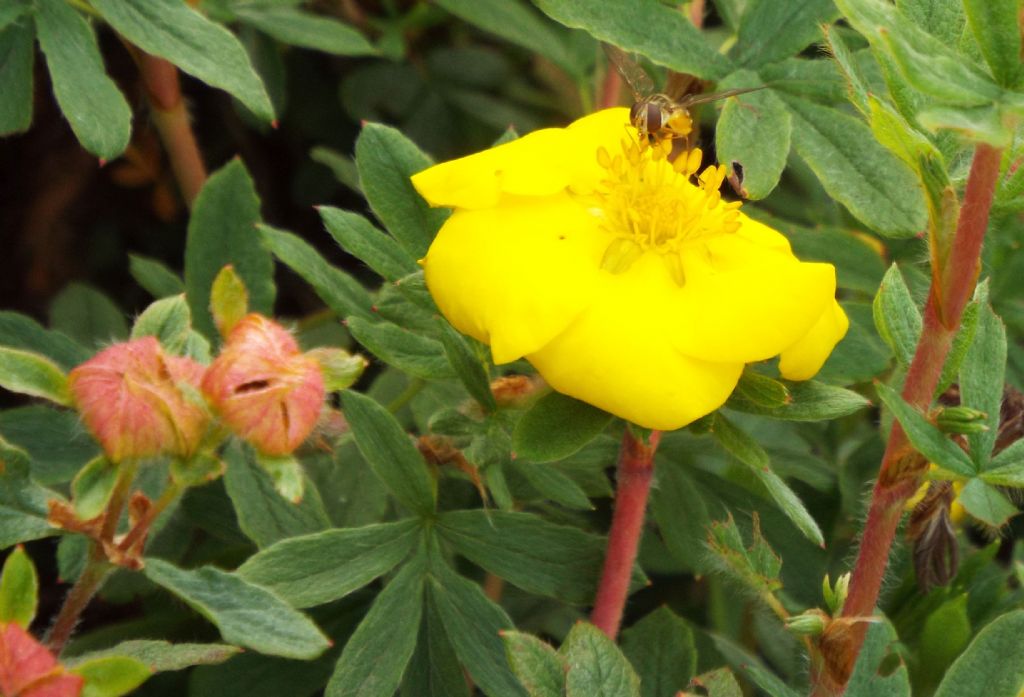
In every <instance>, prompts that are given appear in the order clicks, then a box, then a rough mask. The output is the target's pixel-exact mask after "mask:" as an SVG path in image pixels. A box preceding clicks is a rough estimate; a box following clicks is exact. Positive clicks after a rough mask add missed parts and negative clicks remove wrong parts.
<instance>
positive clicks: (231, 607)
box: [145, 558, 330, 660]
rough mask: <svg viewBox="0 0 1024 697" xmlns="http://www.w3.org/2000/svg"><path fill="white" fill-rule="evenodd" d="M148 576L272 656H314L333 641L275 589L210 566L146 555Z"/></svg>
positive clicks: (229, 635) (231, 635)
mask: <svg viewBox="0 0 1024 697" xmlns="http://www.w3.org/2000/svg"><path fill="white" fill-rule="evenodd" d="M145 573H146V577H147V578H149V580H150V581H152V582H153V583H155V584H157V585H158V586H161V587H163V588H165V589H166V590H168V591H170V592H171V593H173V594H175V595H177V596H178V597H179V598H181V599H182V600H184V601H185V602H186V603H188V604H189V605H190V606H191V607H192V608H193V609H194V610H195V611H196V612H198V613H199V614H201V615H203V616H204V617H206V618H207V619H208V620H210V621H211V622H213V623H214V624H215V625H217V628H218V629H219V630H220V633H221V635H222V636H223V637H224V639H225V641H228V642H230V643H232V644H237V645H239V646H245V647H247V648H250V649H253V650H254V651H259V652H260V653H265V654H269V655H272V656H284V657H287V658H302V659H307V660H308V659H311V658H315V657H317V656H319V655H320V654H321V653H323V652H324V650H326V649H327V647H328V646H329V644H330V642H329V641H328V640H327V638H326V637H325V636H324V635H323V634H322V633H321V632H320V630H319V629H317V627H316V625H314V624H313V623H312V622H311V621H310V620H309V619H308V618H307V617H306V616H305V615H303V614H301V613H299V612H298V611H297V610H294V609H292V608H291V607H290V606H288V605H287V604H286V603H285V602H284V601H283V600H281V599H280V598H278V597H277V596H276V595H274V594H273V593H271V592H270V591H268V590H266V589H265V588H261V587H260V586H254V585H252V584H250V583H247V582H246V581H244V580H242V579H241V578H239V577H238V576H235V575H234V574H229V573H227V572H225V571H221V570H220V569H216V568H214V567H212V566H205V567H202V568H199V569H193V570H186V569H179V568H178V567H176V566H174V565H172V564H169V563H168V562H165V561H163V560H161V559H154V558H148V559H146V566H145Z"/></svg>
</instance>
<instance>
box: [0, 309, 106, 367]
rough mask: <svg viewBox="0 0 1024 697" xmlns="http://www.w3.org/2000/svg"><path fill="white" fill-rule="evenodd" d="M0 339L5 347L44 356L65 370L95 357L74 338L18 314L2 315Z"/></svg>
mask: <svg viewBox="0 0 1024 697" xmlns="http://www.w3.org/2000/svg"><path fill="white" fill-rule="evenodd" d="M0 336H2V337H3V345H4V346H9V347H11V348H16V349H22V350H23V351H32V352H33V353H41V354H42V355H44V356H46V357H47V358H49V359H50V360H52V361H53V362H54V363H56V364H57V365H59V366H60V367H61V368H64V369H65V370H70V369H71V368H74V367H75V366H76V365H78V364H80V363H84V362H85V361H87V360H89V358H90V357H91V356H92V354H91V352H90V351H88V350H87V349H86V348H85V347H84V346H82V345H80V344H78V343H76V342H74V341H72V340H71V338H70V337H68V336H66V335H64V334H62V333H60V332H58V331H53V330H51V329H44V328H43V327H42V326H41V325H40V324H39V323H38V322H36V321H35V320H34V319H32V318H30V317H26V316H25V315H20V314H18V313H16V312H0Z"/></svg>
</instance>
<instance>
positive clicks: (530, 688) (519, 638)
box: [501, 632, 569, 697]
mask: <svg viewBox="0 0 1024 697" xmlns="http://www.w3.org/2000/svg"><path fill="white" fill-rule="evenodd" d="M501 639H502V641H504V642H505V656H506V657H507V658H508V662H509V665H511V666H512V672H513V673H515V675H516V677H517V678H519V682H520V683H522V685H523V687H525V688H526V692H527V693H528V694H529V695H530V697H562V696H563V695H564V694H565V675H566V673H567V672H568V670H569V664H568V662H567V661H566V659H565V657H564V656H562V655H561V654H560V653H558V652H557V651H555V650H554V649H553V648H551V646H550V645H548V644H546V643H545V642H543V641H541V640H540V639H538V638H537V637H535V636H531V635H529V634H523V633H522V632H502V633H501Z"/></svg>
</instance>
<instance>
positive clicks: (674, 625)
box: [621, 605, 697, 697]
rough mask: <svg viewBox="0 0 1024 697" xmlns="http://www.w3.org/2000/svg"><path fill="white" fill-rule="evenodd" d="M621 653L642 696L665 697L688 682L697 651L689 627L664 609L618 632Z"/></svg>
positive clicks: (692, 671)
mask: <svg viewBox="0 0 1024 697" xmlns="http://www.w3.org/2000/svg"><path fill="white" fill-rule="evenodd" d="M621 643H622V652H623V653H624V654H626V657H627V658H628V659H629V661H630V663H632V664H633V668H634V669H635V670H636V672H637V674H638V675H639V676H640V693H641V694H642V695H643V697H669V696H670V695H674V694H676V693H677V692H678V691H679V690H682V689H683V688H685V687H686V686H687V685H688V684H689V683H690V678H692V677H693V674H694V673H695V672H696V670H697V649H696V647H695V646H694V642H693V631H692V630H691V629H690V625H688V624H687V623H686V622H684V621H683V620H682V619H680V618H679V617H678V616H677V615H676V614H675V613H674V612H672V611H671V610H669V609H668V607H666V606H664V605H663V606H661V607H660V608H658V609H657V610H655V611H654V612H651V613H649V614H648V615H647V616H646V617H644V618H643V619H642V620H640V621H639V622H637V623H636V624H634V625H633V626H632V627H630V628H629V629H627V630H626V631H624V632H623V633H622V642H621Z"/></svg>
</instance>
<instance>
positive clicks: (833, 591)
mask: <svg viewBox="0 0 1024 697" xmlns="http://www.w3.org/2000/svg"><path fill="white" fill-rule="evenodd" d="M849 591H850V574H849V573H845V574H843V575H842V576H840V577H839V578H837V579H836V584H835V585H834V586H833V585H832V581H831V579H830V578H829V576H828V574H825V578H824V580H823V581H822V586H821V592H822V595H824V596H825V605H826V606H827V607H828V609H829V612H831V613H832V614H833V615H838V614H839V613H840V612H842V609H843V603H845V602H846V594H847V593H849Z"/></svg>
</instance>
